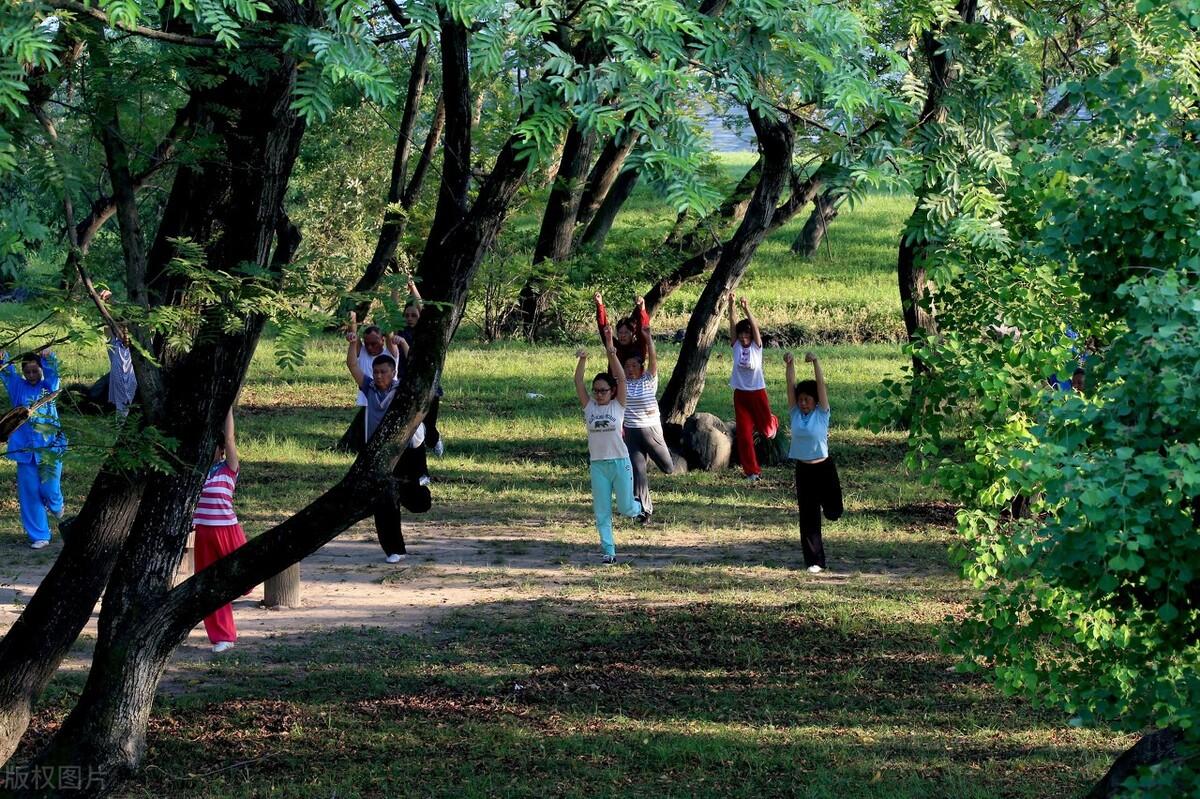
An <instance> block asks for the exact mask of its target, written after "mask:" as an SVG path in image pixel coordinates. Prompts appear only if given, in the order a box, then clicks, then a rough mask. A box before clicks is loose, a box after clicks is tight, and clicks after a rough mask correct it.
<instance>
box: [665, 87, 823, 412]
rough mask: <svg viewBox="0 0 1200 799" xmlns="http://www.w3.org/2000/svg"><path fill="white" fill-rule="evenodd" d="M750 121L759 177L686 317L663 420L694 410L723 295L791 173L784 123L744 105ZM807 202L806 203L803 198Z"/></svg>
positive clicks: (790, 144) (791, 143) (762, 233)
mask: <svg viewBox="0 0 1200 799" xmlns="http://www.w3.org/2000/svg"><path fill="white" fill-rule="evenodd" d="M748 112H749V114H750V121H751V123H752V124H753V125H754V132H755V133H756V134H757V135H758V141H759V148H760V151H761V152H762V159H763V169H762V177H761V179H760V180H759V183H758V186H757V187H756V188H755V190H754V196H753V198H752V199H751V200H750V205H749V207H748V208H747V209H746V215H745V217H744V218H743V219H742V223H741V225H739V226H738V229H737V231H736V232H735V233H734V235H733V236H732V238H730V239H729V241H728V242H726V243H725V245H724V246H723V247H722V250H721V257H720V260H719V261H718V262H717V265H716V266H715V267H714V268H713V273H712V276H711V277H710V278H709V280H708V284H707V285H706V286H705V287H704V291H703V292H702V293H701V295H700V299H699V301H697V303H696V307H695V309H694V310H693V311H692V316H691V318H690V319H689V320H688V327H687V335H686V336H685V337H684V341H683V348H682V349H681V350H680V352H679V360H678V361H677V362H676V364H675V369H674V371H673V372H672V373H671V379H670V381H669V382H668V383H667V388H666V390H665V391H664V392H663V395H662V398H661V399H660V400H659V403H658V404H659V408H660V410H661V412H662V418H663V424H664V425H665V424H683V422H684V420H685V419H686V418H687V417H689V416H691V415H692V413H693V412H694V411H695V410H696V404H697V403H698V402H699V401H700V395H701V393H703V391H704V376H705V372H706V370H707V368H708V356H709V353H710V352H711V351H712V346H713V343H714V342H715V341H716V337H717V330H718V328H719V327H720V324H721V313H722V311H724V310H725V303H726V297H727V296H728V294H729V292H730V291H732V290H733V289H734V288H735V287H736V286H737V284H738V282H739V281H740V280H741V279H742V275H743V274H745V272H746V269H747V268H748V267H749V266H750V259H751V258H752V257H753V256H754V253H755V251H756V250H757V249H758V245H759V244H761V243H762V241H763V239H764V238H765V237H766V235H767V232H768V229H769V227H770V225H771V222H772V220H773V219H774V218H775V216H776V210H777V209H776V205H777V203H778V201H779V197H780V195H782V194H783V190H784V187H785V186H786V185H787V182H788V180H789V178H790V177H791V163H792V151H793V149H794V147H795V134H794V132H793V131H792V128H791V126H790V125H788V124H787V123H785V122H782V121H780V120H778V119H775V118H772V117H764V116H762V115H761V114H760V113H759V112H758V111H757V110H755V109H754V108H749V109H748ZM806 204H807V203H806Z"/></svg>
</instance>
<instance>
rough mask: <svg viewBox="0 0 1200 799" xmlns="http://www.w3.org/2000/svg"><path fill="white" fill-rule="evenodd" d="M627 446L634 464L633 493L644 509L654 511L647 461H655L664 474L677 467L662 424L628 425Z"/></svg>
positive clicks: (632, 464) (631, 463)
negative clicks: (665, 438)
mask: <svg viewBox="0 0 1200 799" xmlns="http://www.w3.org/2000/svg"><path fill="white" fill-rule="evenodd" d="M625 448H626V449H628V450H629V463H630V465H631V466H633V495H634V496H635V497H637V501H638V502H640V503H641V505H642V510H643V511H645V512H646V513H647V514H650V513H654V502H653V500H651V499H650V480H649V476H648V475H647V471H648V469H649V466H648V465H647V463H646V461H647V460H652V461H654V465H655V466H657V467H658V468H659V471H661V472H662V473H663V474H670V473H671V471H672V470H673V469H674V468H675V466H674V464H673V462H672V461H671V450H669V449H667V442H666V441H664V440H663V433H662V426H661V425H657V426H655V427H626V428H625Z"/></svg>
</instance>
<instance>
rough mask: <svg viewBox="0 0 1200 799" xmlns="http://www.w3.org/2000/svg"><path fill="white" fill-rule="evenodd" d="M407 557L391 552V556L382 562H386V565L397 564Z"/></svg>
mask: <svg viewBox="0 0 1200 799" xmlns="http://www.w3.org/2000/svg"><path fill="white" fill-rule="evenodd" d="M407 557H408V555H401V554H400V553H399V552H393V553H392V554H390V555H388V556H387V557H386V558H384V561H386V562H387V563H399V562H400V561H402V560H404V559H405V558H407Z"/></svg>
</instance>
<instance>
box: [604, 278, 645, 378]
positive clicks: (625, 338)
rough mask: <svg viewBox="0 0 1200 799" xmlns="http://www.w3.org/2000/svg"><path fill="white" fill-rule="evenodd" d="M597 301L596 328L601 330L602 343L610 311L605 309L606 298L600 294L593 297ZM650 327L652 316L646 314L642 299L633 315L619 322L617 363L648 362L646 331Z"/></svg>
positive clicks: (614, 343) (615, 342)
mask: <svg viewBox="0 0 1200 799" xmlns="http://www.w3.org/2000/svg"><path fill="white" fill-rule="evenodd" d="M592 299H594V300H595V301H596V327H598V328H599V329H600V341H602V342H603V341H604V340H605V338H604V331H605V330H606V329H607V328H608V311H607V310H606V309H605V307H604V298H603V297H602V296H601V295H600V292H598V291H597V292H596V293H595V294H593V295H592ZM649 327H650V314H648V313H646V301H645V300H643V299H642V298H641V297H638V298H637V301H636V302H635V303H634V307H633V313H632V314H630V315H629V316H627V317H626V318H624V319H618V320H617V326H616V328H615V329H616V334H617V335H616V337H615V338H614V339H613V346H614V347H616V348H617V362H618V363H621V364H624V363H625V361H627V360H629V359H630V358H638V359H639V360H641V361H642V362H643V363H644V362H645V361H646V356H647V351H646V330H648V329H649Z"/></svg>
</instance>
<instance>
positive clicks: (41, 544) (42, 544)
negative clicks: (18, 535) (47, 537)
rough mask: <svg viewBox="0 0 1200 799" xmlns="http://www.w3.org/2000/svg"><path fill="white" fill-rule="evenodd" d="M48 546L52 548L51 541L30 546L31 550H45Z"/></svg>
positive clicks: (38, 542)
mask: <svg viewBox="0 0 1200 799" xmlns="http://www.w3.org/2000/svg"><path fill="white" fill-rule="evenodd" d="M48 546H50V542H49V541H34V542H33V543H32V544H30V545H29V548H30V549H45V548H46V547H48Z"/></svg>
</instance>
